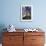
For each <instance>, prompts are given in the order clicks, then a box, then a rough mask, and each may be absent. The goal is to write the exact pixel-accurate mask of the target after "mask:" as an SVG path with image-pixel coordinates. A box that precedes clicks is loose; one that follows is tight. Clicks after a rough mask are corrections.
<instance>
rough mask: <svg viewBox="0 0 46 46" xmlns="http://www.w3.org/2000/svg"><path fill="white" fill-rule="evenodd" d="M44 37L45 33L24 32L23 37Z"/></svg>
mask: <svg viewBox="0 0 46 46" xmlns="http://www.w3.org/2000/svg"><path fill="white" fill-rule="evenodd" d="M31 35H32V36H41V35H42V36H44V35H45V33H44V32H25V33H24V36H31Z"/></svg>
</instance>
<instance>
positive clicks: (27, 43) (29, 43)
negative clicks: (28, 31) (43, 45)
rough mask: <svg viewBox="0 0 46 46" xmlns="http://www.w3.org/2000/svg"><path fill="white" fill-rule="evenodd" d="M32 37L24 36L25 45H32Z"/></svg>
mask: <svg viewBox="0 0 46 46" xmlns="http://www.w3.org/2000/svg"><path fill="white" fill-rule="evenodd" d="M31 39H32V37H30V36H24V46H31V44H32V40H31Z"/></svg>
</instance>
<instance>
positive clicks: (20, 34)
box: [3, 32, 23, 36]
mask: <svg viewBox="0 0 46 46" xmlns="http://www.w3.org/2000/svg"><path fill="white" fill-rule="evenodd" d="M3 35H5V36H23V32H4V33H3Z"/></svg>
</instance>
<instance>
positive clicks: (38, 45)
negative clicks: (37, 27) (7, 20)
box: [2, 32, 45, 46]
mask: <svg viewBox="0 0 46 46" xmlns="http://www.w3.org/2000/svg"><path fill="white" fill-rule="evenodd" d="M44 34H45V33H44V32H3V42H2V45H3V46H44V41H45V40H44V39H45V37H44V36H45V35H44Z"/></svg>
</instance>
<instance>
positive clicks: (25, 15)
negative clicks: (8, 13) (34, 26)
mask: <svg viewBox="0 0 46 46" xmlns="http://www.w3.org/2000/svg"><path fill="white" fill-rule="evenodd" d="M32 19H33V7H32V5H21V21H32Z"/></svg>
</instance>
